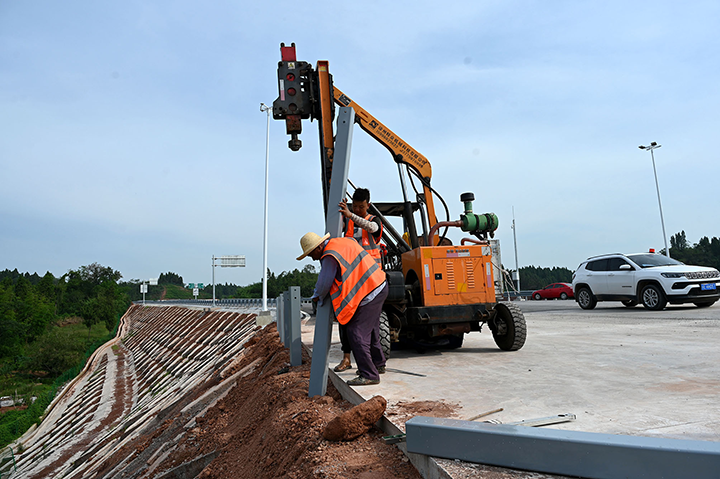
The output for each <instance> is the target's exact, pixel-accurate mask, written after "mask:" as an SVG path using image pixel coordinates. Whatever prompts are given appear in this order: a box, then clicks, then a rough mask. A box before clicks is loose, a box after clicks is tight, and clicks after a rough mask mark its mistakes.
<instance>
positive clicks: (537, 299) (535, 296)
mask: <svg viewBox="0 0 720 479" xmlns="http://www.w3.org/2000/svg"><path fill="white" fill-rule="evenodd" d="M533 299H534V300H535V301H540V300H541V299H542V296H540V293H535V294H534V295H533Z"/></svg>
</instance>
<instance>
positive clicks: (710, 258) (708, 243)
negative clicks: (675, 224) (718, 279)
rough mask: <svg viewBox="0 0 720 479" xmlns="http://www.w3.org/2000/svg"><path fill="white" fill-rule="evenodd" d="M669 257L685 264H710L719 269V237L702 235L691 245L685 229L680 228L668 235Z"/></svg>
mask: <svg viewBox="0 0 720 479" xmlns="http://www.w3.org/2000/svg"><path fill="white" fill-rule="evenodd" d="M663 252H664V250H663ZM670 257H671V258H673V259H676V260H678V261H681V262H683V263H685V264H692V265H697V266H711V267H713V268H716V269H718V270H720V238H716V237H714V236H713V237H712V239H710V238H708V237H707V236H703V237H702V238H700V241H698V242H697V243H695V244H693V245H691V244H690V243H689V242H688V240H687V237H686V236H685V230H682V231H680V232H679V233H676V234H674V235H672V236H671V237H670Z"/></svg>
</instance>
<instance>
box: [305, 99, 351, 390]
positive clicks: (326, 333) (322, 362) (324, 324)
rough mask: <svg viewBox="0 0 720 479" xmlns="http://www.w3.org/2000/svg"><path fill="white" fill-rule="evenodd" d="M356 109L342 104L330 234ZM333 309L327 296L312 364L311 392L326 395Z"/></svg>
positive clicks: (337, 231) (335, 227) (335, 228)
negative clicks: (343, 106) (344, 106)
mask: <svg viewBox="0 0 720 479" xmlns="http://www.w3.org/2000/svg"><path fill="white" fill-rule="evenodd" d="M354 124H355V111H354V110H353V109H352V108H347V107H346V108H340V109H339V111H338V120H337V130H336V131H337V136H336V137H335V158H334V159H333V169H332V177H331V179H330V194H329V195H328V208H327V216H326V217H325V231H326V232H327V233H330V237H331V238H338V237H340V236H341V235H342V227H343V222H342V215H341V214H340V212H339V211H338V208H337V204H338V203H340V201H341V200H342V199H343V198H344V197H345V189H346V188H347V178H348V170H349V168H350V150H351V148H352V135H353V125H354ZM334 315H335V313H334V312H333V310H332V304H331V302H330V298H329V297H328V298H326V299H325V302H324V303H323V305H322V306H318V309H317V315H316V316H315V336H314V339H313V351H312V363H311V365H310V387H309V390H308V396H310V397H313V396H324V395H325V392H327V379H328V362H329V361H330V358H329V356H328V353H329V352H330V341H331V340H332V320H333V317H334Z"/></svg>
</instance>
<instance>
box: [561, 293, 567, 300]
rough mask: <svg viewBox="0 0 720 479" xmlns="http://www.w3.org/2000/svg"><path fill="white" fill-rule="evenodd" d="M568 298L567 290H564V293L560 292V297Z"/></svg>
mask: <svg viewBox="0 0 720 479" xmlns="http://www.w3.org/2000/svg"><path fill="white" fill-rule="evenodd" d="M567 298H568V296H567V293H566V292H564V291H563V292H562V293H560V299H567Z"/></svg>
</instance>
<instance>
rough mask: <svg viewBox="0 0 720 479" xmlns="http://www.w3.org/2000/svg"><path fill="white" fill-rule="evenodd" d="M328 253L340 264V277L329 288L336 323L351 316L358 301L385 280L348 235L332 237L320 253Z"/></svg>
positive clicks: (373, 263) (377, 268)
mask: <svg viewBox="0 0 720 479" xmlns="http://www.w3.org/2000/svg"><path fill="white" fill-rule="evenodd" d="M326 255H331V256H332V257H333V258H335V259H336V260H337V262H338V265H339V266H340V277H341V281H338V280H337V279H335V281H334V282H333V284H332V286H331V288H330V298H331V300H332V304H333V309H334V310H335V316H336V317H337V320H338V322H339V323H340V324H347V323H348V321H350V319H352V317H353V315H354V314H355V311H356V310H357V308H358V306H359V305H360V302H361V301H362V300H363V298H365V296H367V295H368V294H370V293H371V292H372V291H373V290H374V289H375V288H377V287H378V286H380V285H381V284H382V283H383V282H384V281H385V273H384V272H383V270H382V268H380V266H378V264H377V263H376V262H375V261H374V260H373V258H372V257H371V256H370V255H369V254H368V253H366V252H365V251H364V250H363V249H362V248H361V247H360V245H358V244H357V241H355V240H354V239H352V238H332V239H330V241H328V244H327V246H326V247H325V251H324V252H323V257H324V256H326Z"/></svg>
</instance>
